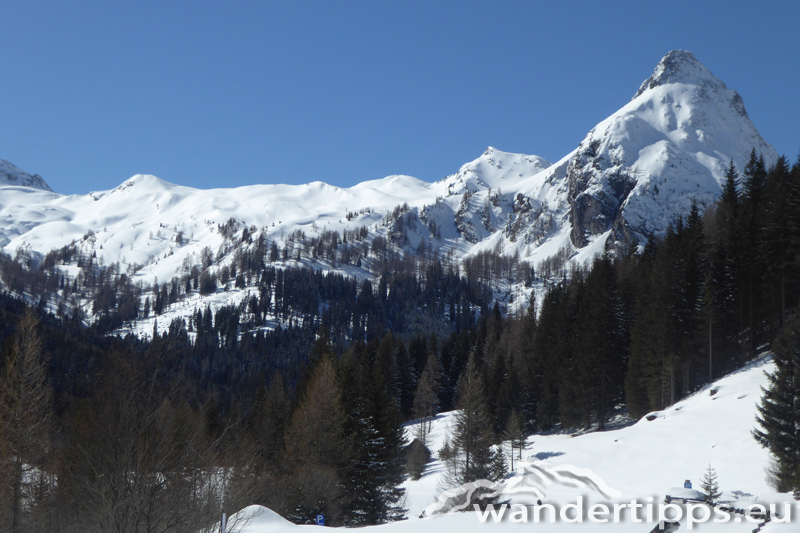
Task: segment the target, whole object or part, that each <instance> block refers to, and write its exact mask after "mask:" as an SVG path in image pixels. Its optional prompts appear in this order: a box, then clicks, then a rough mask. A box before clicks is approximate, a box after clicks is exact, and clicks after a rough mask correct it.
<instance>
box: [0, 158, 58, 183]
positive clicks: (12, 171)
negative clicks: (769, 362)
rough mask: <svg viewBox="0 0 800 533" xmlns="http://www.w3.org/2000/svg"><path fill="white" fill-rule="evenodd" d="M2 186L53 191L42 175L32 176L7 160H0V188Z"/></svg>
mask: <svg viewBox="0 0 800 533" xmlns="http://www.w3.org/2000/svg"><path fill="white" fill-rule="evenodd" d="M2 185H14V186H18V187H33V188H34V189H43V190H45V191H52V190H53V189H51V188H50V186H49V185H48V184H47V183H45V181H44V180H43V179H42V177H41V176H40V175H38V174H34V175H33V176H31V175H30V174H28V173H27V172H25V171H24V170H22V169H20V168H17V166H16V165H14V164H13V163H11V162H9V161H6V160H5V159H0V186H2Z"/></svg>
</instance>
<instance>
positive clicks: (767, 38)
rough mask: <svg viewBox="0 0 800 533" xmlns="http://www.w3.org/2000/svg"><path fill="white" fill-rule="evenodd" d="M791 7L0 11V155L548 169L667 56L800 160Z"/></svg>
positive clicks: (108, 162) (68, 171)
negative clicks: (507, 156) (505, 162)
mask: <svg viewBox="0 0 800 533" xmlns="http://www.w3.org/2000/svg"><path fill="white" fill-rule="evenodd" d="M798 21H800V2H797V1H784V2H763V3H756V2H736V1H726V2H711V1H697V0H695V1H693V2H683V1H670V2H642V1H638V2H622V1H608V0H606V1H604V2H589V1H586V2H568V1H563V2H535V1H525V2H510V1H505V2H503V1H494V2H469V1H459V2H444V1H435V2H431V1H425V2H414V1H403V2H389V1H370V2H355V1H315V2H311V1H303V0H293V1H282V2H206V1H202V0H199V1H193V2H176V1H161V2H145V1H139V2H44V1H37V2H30V1H26V2H3V3H2V4H0V76H2V81H1V82H0V158H2V159H7V160H9V161H11V162H13V163H15V164H16V165H17V166H19V167H21V168H23V169H25V170H27V171H29V172H31V173H38V174H40V175H42V176H43V177H44V178H45V180H46V181H47V182H48V183H49V184H50V185H51V186H52V187H53V189H55V190H56V191H58V192H62V193H86V192H88V191H91V190H102V189H109V188H112V187H115V186H116V185H118V184H119V183H120V182H122V181H124V180H125V179H127V178H128V177H130V176H131V175H133V174H136V173H147V174H155V175H157V176H159V177H160V178H162V179H165V180H167V181H171V182H173V183H179V184H182V185H190V186H194V187H201V188H212V187H232V186H239V185H247V184H253V183H305V182H309V181H315V180H321V181H326V182H328V183H332V184H335V185H340V186H350V185H354V184H356V183H358V182H360V181H363V180H367V179H378V178H381V177H384V176H387V175H390V174H409V175H412V176H416V177H418V178H421V179H425V180H428V181H435V180H438V179H441V178H443V177H444V176H446V175H448V174H451V173H454V172H456V171H457V170H458V168H459V167H460V165H462V164H463V163H465V162H467V161H470V160H472V159H474V158H476V157H477V156H479V155H480V154H481V153H482V152H483V150H484V149H485V148H486V147H487V146H490V145H491V146H495V147H497V148H499V149H501V150H506V151H510V152H520V153H527V154H536V155H540V156H542V157H545V158H547V159H548V160H550V161H556V160H558V159H560V158H561V157H562V156H564V155H565V154H566V153H567V152H569V151H570V150H572V149H573V148H575V147H576V146H577V144H578V143H579V142H580V141H581V140H582V139H583V137H584V136H585V135H586V133H587V132H588V131H589V130H590V129H591V128H592V127H593V126H594V125H595V124H596V123H597V122H599V121H600V120H602V119H604V118H605V117H607V116H608V115H609V114H611V113H613V112H614V111H616V110H617V109H618V108H619V107H621V106H622V105H624V104H625V103H626V102H627V101H628V100H629V99H630V98H631V97H632V96H633V94H634V93H635V91H636V89H637V88H638V87H639V84H640V83H641V82H642V81H643V80H644V79H646V78H647V77H648V76H649V75H650V73H651V72H652V70H653V68H654V67H655V65H656V63H657V62H658V60H659V59H660V58H661V57H662V56H663V55H664V54H665V53H666V52H667V51H669V50H671V49H674V48H683V49H688V50H691V51H693V52H694V53H695V55H696V56H697V58H698V59H699V60H700V61H702V62H703V63H704V64H705V65H706V66H707V67H708V68H709V69H710V70H711V72H713V73H714V74H715V75H716V76H717V77H718V78H720V79H722V80H723V81H724V82H725V83H726V84H727V85H728V86H729V87H731V88H734V89H736V90H737V91H739V93H740V94H741V95H742V97H743V98H744V102H745V105H746V107H747V110H748V113H749V114H750V118H751V119H752V120H753V122H754V123H755V125H756V127H757V128H758V129H759V131H760V132H761V134H762V135H763V136H764V137H765V138H766V139H767V141H769V142H771V143H772V144H773V145H774V146H775V147H776V148H777V150H778V152H780V153H783V154H785V155H787V156H788V157H789V158H790V159H791V160H795V158H796V157H797V154H798V149H799V148H800V120H799V119H800V98H798V97H797V91H798V87H800V68H798V67H799V66H800V38H798V36H797V24H798Z"/></svg>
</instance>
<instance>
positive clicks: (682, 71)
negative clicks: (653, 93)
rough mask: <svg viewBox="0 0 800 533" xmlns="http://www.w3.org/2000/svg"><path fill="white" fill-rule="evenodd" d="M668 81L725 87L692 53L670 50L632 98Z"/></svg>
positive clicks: (718, 88)
mask: <svg viewBox="0 0 800 533" xmlns="http://www.w3.org/2000/svg"><path fill="white" fill-rule="evenodd" d="M669 83H686V84H691V85H700V86H710V87H713V88H714V89H717V90H720V89H727V87H726V86H725V84H724V83H723V82H722V81H721V80H719V79H717V78H716V77H715V76H714V75H713V74H712V73H711V71H710V70H708V69H707V68H706V66H705V65H703V64H702V63H701V62H700V61H698V60H697V58H696V57H695V56H694V54H693V53H691V52H689V51H688V50H672V51H670V52H668V53H667V55H665V56H664V57H663V58H661V61H659V62H658V65H656V68H655V70H654V71H653V74H652V75H651V76H650V77H649V78H647V79H646V80H645V81H644V83H642V85H641V86H639V90H638V91H636V94H635V95H634V97H633V98H636V97H638V96H639V95H641V94H642V93H644V92H645V91H646V90H648V89H654V88H656V87H661V86H663V85H667V84H669Z"/></svg>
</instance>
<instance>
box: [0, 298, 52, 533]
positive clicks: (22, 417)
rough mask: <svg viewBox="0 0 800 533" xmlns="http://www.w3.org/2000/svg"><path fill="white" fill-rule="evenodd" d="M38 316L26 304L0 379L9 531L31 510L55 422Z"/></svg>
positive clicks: (0, 459) (0, 456)
mask: <svg viewBox="0 0 800 533" xmlns="http://www.w3.org/2000/svg"><path fill="white" fill-rule="evenodd" d="M38 324H39V322H38V319H37V318H36V316H35V315H34V313H33V311H32V310H31V309H27V310H26V312H25V314H24V315H23V317H22V319H21V320H20V322H19V325H18V326H17V331H16V334H15V336H14V340H13V343H12V346H11V350H10V354H9V357H8V359H7V361H6V367H5V373H4V374H3V376H2V381H0V431H1V432H2V434H1V435H0V436H1V437H2V438H1V439H0V440H1V441H2V444H0V469H2V477H3V478H4V480H3V483H2V484H3V489H0V490H3V505H2V511H3V514H4V515H5V516H4V517H3V519H4V522H5V524H6V525H7V527H8V528H9V531H10V532H11V533H17V532H19V531H22V530H23V528H24V527H25V523H26V520H27V519H28V518H30V517H31V515H33V514H34V513H35V503H36V502H34V501H33V500H32V495H31V494H30V490H31V488H32V485H34V484H37V483H41V482H42V479H41V478H42V476H45V475H46V468H47V458H48V454H49V453H50V452H51V438H52V432H53V428H54V416H53V403H52V394H51V388H50V384H49V383H48V382H47V366H46V364H45V360H44V354H43V349H42V343H41V340H40V338H39V335H38V333H37V328H38Z"/></svg>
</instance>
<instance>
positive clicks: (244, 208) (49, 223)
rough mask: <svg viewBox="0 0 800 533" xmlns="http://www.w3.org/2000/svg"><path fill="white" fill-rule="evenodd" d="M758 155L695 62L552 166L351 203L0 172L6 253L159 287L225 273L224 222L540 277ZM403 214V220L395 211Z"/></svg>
mask: <svg viewBox="0 0 800 533" xmlns="http://www.w3.org/2000/svg"><path fill="white" fill-rule="evenodd" d="M753 148H755V149H756V150H757V151H758V152H760V153H762V154H763V155H764V158H765V160H766V163H767V164H771V163H772V162H774V161H775V159H776V153H775V150H774V149H773V148H772V147H771V146H770V145H769V144H768V143H766V141H764V140H763V139H762V138H761V136H760V135H759V134H758V132H757V131H756V129H755V127H754V126H753V124H752V122H751V121H750V119H749V118H748V116H747V113H746V111H745V109H744V104H743V103H742V99H741V97H740V96H739V95H738V94H737V93H736V92H735V91H733V90H731V89H728V88H727V87H726V86H725V84H724V83H723V82H721V81H720V80H718V79H717V78H715V77H714V76H713V75H712V74H711V72H709V71H708V69H707V68H706V67H705V66H703V65H702V64H701V63H700V62H699V61H697V59H696V58H695V57H694V56H693V55H692V54H691V53H690V52H685V51H681V50H676V51H672V52H670V53H668V54H667V55H666V56H665V57H664V58H663V59H662V60H661V62H660V63H659V64H658V66H657V67H656V69H655V71H654V72H653V74H652V75H651V76H650V77H649V78H648V79H647V80H645V82H644V83H643V84H642V85H641V87H640V88H639V90H638V92H637V93H636V94H635V96H634V98H633V99H632V100H631V101H630V102H628V103H627V104H626V105H624V106H623V107H622V108H621V109H620V110H619V111H617V112H616V113H614V114H613V115H611V116H610V117H609V118H607V119H606V120H604V121H602V122H601V123H599V124H598V125H597V126H596V127H595V128H593V129H592V130H591V131H590V132H589V133H588V135H587V136H586V138H585V139H584V140H583V141H582V142H581V143H580V144H579V145H578V147H577V148H576V150H574V151H573V152H571V153H569V154H567V155H566V156H564V157H563V158H562V159H561V160H559V161H557V162H556V163H554V164H552V165H551V164H550V163H549V162H548V161H546V160H545V159H543V158H541V157H538V156H529V155H522V154H511V153H506V152H503V151H500V150H497V149H495V148H492V147H490V148H488V149H487V150H486V151H485V152H484V153H483V154H482V155H481V156H480V157H478V158H477V159H475V160H474V161H472V162H469V163H467V164H465V165H463V166H462V167H461V168H460V169H459V171H458V172H456V173H455V174H453V175H451V176H448V177H446V178H444V179H442V180H441V181H438V182H435V183H427V182H424V181H421V180H418V179H416V178H413V177H409V176H389V177H386V178H383V179H379V180H373V181H367V182H364V183H360V184H358V185H355V186H353V187H350V188H340V187H334V186H331V185H328V184H326V183H324V182H322V181H311V182H310V183H308V184H306V185H295V186H293V185H254V186H249V187H240V188H236V189H212V190H200V189H194V188H191V187H183V186H178V185H174V184H171V183H168V182H166V181H163V180H161V179H159V178H156V177H155V176H145V175H137V176H134V177H132V178H131V179H129V180H127V181H125V182H124V183H122V184H121V185H120V186H119V187H116V188H114V189H112V190H109V191H102V192H94V193H90V194H88V195H72V196H64V195H58V194H55V193H53V192H51V191H50V190H49V187H48V186H47V184H46V183H44V181H43V180H42V179H41V178H39V177H38V176H30V175H29V174H27V173H25V172H24V171H21V170H19V169H17V168H16V167H14V166H13V165H11V164H10V163H7V162H5V161H0V221H2V223H0V249H2V250H3V251H5V252H6V253H7V254H11V255H13V254H15V253H16V252H17V250H20V249H22V250H28V251H30V252H32V253H33V254H34V255H36V254H39V255H43V254H45V253H47V252H48V251H50V250H52V249H56V248H61V247H63V246H66V245H70V244H73V243H75V244H76V245H77V246H78V247H79V248H80V249H81V250H82V251H83V252H86V253H88V254H89V255H92V254H96V256H97V258H98V260H99V261H101V262H103V263H104V264H110V263H115V262H119V263H120V264H121V270H122V271H123V272H124V271H126V270H127V272H128V274H129V275H135V276H136V280H137V281H145V282H148V283H152V282H153V281H155V280H156V279H158V280H159V281H161V282H163V281H167V280H169V279H172V278H173V277H175V276H179V275H181V274H183V273H185V272H186V269H187V268H189V267H190V266H191V265H192V264H198V263H199V258H200V255H201V253H202V251H203V250H204V249H206V248H207V249H208V250H209V251H210V252H211V253H212V254H214V256H215V262H214V266H213V267H212V268H219V267H220V266H221V265H223V264H225V263H226V262H229V261H230V259H231V254H232V253H233V252H234V251H235V250H234V247H233V245H232V244H231V241H230V240H226V239H225V236H224V235H223V234H222V232H221V230H220V227H221V226H222V225H224V224H226V223H227V222H228V221H229V220H231V219H232V220H234V222H235V228H236V232H238V235H241V232H242V231H243V230H244V228H248V230H249V231H250V232H251V233H253V232H256V233H258V234H262V235H264V236H265V237H266V238H267V239H268V240H269V241H272V242H275V243H277V244H278V245H279V246H281V247H282V246H284V244H285V243H286V242H287V241H289V240H290V239H291V235H292V234H293V233H295V232H297V231H302V232H303V233H305V234H306V235H307V236H308V237H315V236H319V235H322V234H323V233H325V232H330V231H338V232H340V233H341V232H343V230H345V229H350V230H353V229H357V228H360V227H366V228H367V229H368V235H369V236H368V238H367V239H366V243H367V244H369V243H370V242H372V240H373V239H374V238H375V237H377V236H381V237H384V238H386V239H387V241H388V242H389V244H390V246H392V247H393V248H394V249H395V250H396V251H399V252H405V253H415V252H416V251H417V250H418V249H426V250H430V251H433V252H435V253H439V254H440V255H445V254H449V255H450V257H452V258H454V259H455V260H460V259H463V258H466V257H470V256H474V255H476V254H478V253H480V252H486V251H493V252H494V251H499V252H501V253H504V254H507V255H516V256H517V257H518V258H519V259H520V260H522V261H527V262H529V263H530V264H532V265H534V266H535V267H537V268H538V267H539V266H540V265H541V264H542V262H543V261H545V260H548V259H550V258H553V257H556V256H558V257H561V258H564V259H565V260H566V259H568V260H570V261H573V262H576V263H586V262H588V261H590V260H591V259H592V258H593V257H594V256H595V255H596V254H598V253H600V252H602V250H603V249H604V248H605V247H606V245H607V244H612V245H614V246H617V247H621V246H627V245H633V246H635V245H638V244H640V243H641V242H642V240H643V239H644V236H645V235H646V234H647V233H650V232H653V233H656V234H659V233H662V232H663V231H664V230H665V229H666V227H667V225H668V224H669V223H670V222H672V221H674V220H675V219H676V218H677V216H679V215H682V214H686V213H687V212H688V210H689V206H690V204H691V202H692V201H693V200H695V201H697V202H698V203H699V204H700V205H708V204H709V203H710V202H712V201H713V200H714V199H715V198H716V197H717V196H718V195H719V193H720V183H721V181H722V179H723V175H724V170H725V168H726V167H727V165H728V163H729V161H730V160H731V159H732V160H733V161H734V162H735V164H736V165H737V167H738V168H739V169H740V171H741V169H743V167H744V165H745V163H746V161H747V158H748V157H749V154H750V151H751V150H752V149H753ZM220 177H221V179H224V176H220ZM320 178H324V175H322V174H321V173H319V174H317V173H315V172H314V171H313V170H312V171H311V173H310V174H309V180H315V179H320ZM403 204H407V206H408V209H405V208H403V209H402V210H400V211H398V210H397V209H396V208H397V207H398V206H402V205H403ZM348 214H349V215H350V216H348ZM228 236H229V237H230V235H228ZM216 258H219V259H220V260H219V261H217V260H216ZM303 261H304V262H305V264H309V265H310V266H313V267H314V268H323V269H331V268H334V267H333V266H332V265H331V264H328V263H325V262H320V261H317V262H310V260H308V259H306V258H304V259H303ZM71 268H72V271H71V272H70V273H71V274H72V275H75V271H74V270H75V267H74V266H73V267H71ZM336 268H340V271H342V272H344V273H346V274H348V275H356V276H370V275H372V274H374V273H371V272H369V271H367V270H366V268H365V269H356V268H355V267H352V268H350V267H347V268H341V266H339V267H336ZM495 290H496V291H498V292H503V291H506V292H508V291H515V290H520V291H522V292H525V291H528V292H529V291H530V289H529V288H526V289H524V290H523V289H522V288H520V287H516V288H515V287H508V286H501V285H498V287H495ZM236 297H237V296H235V295H233V294H229V295H219V296H216V295H215V296H213V298H215V299H216V300H220V299H221V300H223V301H224V300H225V298H236ZM516 301H517V302H522V301H525V298H521V299H520V298H517V299H516ZM196 303H198V304H199V305H203V304H204V303H206V302H205V301H198V302H196ZM162 322H165V321H162ZM165 326H166V324H165V325H164V327H165ZM149 328H151V325H146V329H147V330H149Z"/></svg>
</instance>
